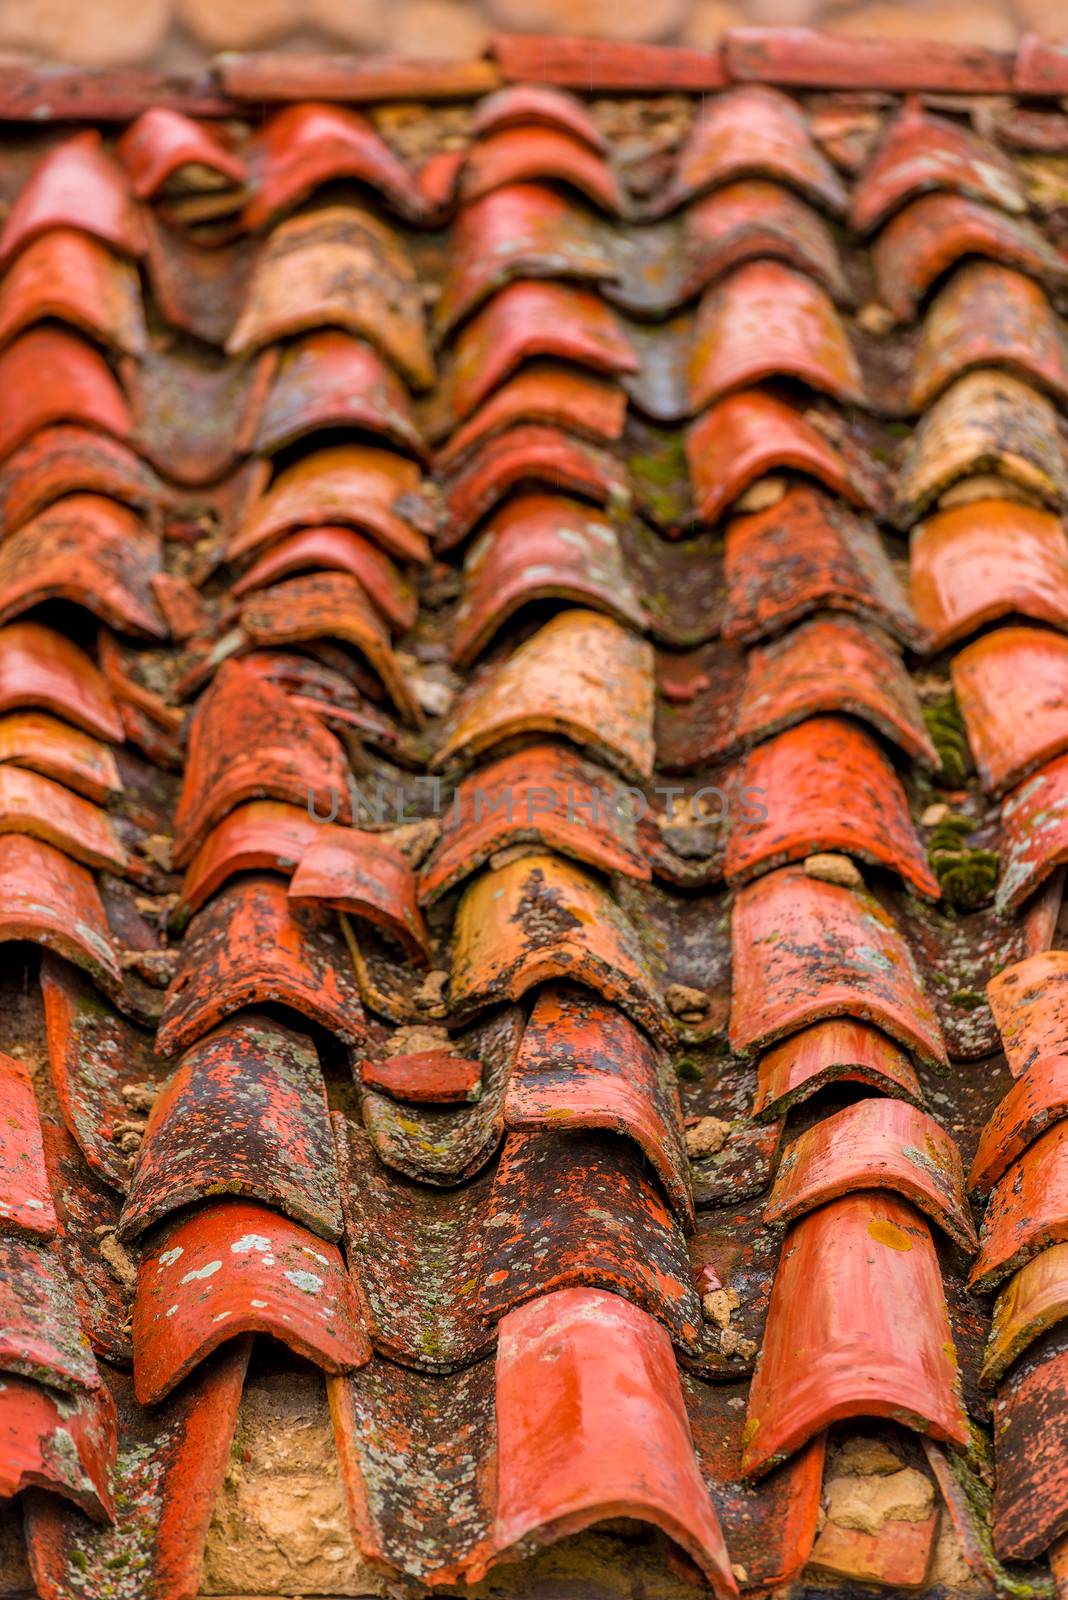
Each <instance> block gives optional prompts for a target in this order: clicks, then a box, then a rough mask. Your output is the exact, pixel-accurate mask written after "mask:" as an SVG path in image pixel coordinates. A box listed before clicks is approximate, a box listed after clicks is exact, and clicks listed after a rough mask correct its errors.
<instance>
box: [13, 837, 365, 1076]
mask: <svg viewBox="0 0 1068 1600" xmlns="http://www.w3.org/2000/svg"><path fill="white" fill-rule="evenodd" d="M3 843H4V841H3V840H0V846H2V845H3ZM272 1004H275V1005H282V1006H288V1007H289V1009H290V1010H292V1011H296V1012H298V1013H299V1014H300V1015H301V1016H303V1017H307V1018H308V1019H309V1020H310V1021H312V1022H316V1023H318V1024H319V1026H320V1027H323V1028H327V1029H329V1030H330V1031H331V1032H333V1033H336V1034H337V1035H338V1037H339V1038H340V1039H342V1040H343V1041H344V1042H345V1043H346V1044H360V1043H362V1041H363V1036H364V1019H363V1008H362V1006H361V1005H360V998H359V991H358V989H357V986H356V980H355V978H354V977H353V974H352V966H351V962H350V961H349V958H348V955H347V953H346V951H345V946H344V943H343V941H342V938H341V935H340V934H339V933H338V932H337V931H336V930H335V928H334V927H333V925H332V920H331V921H328V920H327V919H326V918H324V917H323V916H322V915H320V914H317V913H315V912H312V911H304V912H300V911H296V910H295V909H294V908H293V907H292V906H290V904H289V901H288V899H287V897H286V883H285V879H284V878H276V877H273V876H271V875H269V874H267V873H251V872H250V873H247V874H245V876H243V877H240V878H235V879H234V880H233V881H232V882H230V883H228V884H225V885H224V886H223V888H222V889H220V891H219V893H218V894H217V895H216V896H215V898H214V900H211V901H209V903H208V904H207V905H206V906H204V907H203V908H202V909H201V910H200V911H198V912H197V914H196V916H195V917H194V918H193V920H192V922H191V923H190V924H189V931H188V932H187V933H186V936H185V939H184V940H183V942H182V946H181V949H180V952H179V956H178V965H177V969H176V971H175V976H174V979H173V980H172V982H171V985H170V987H169V988H168V990H167V998H166V1000H165V1001H164V1005H163V1012H162V1015H161V1017H160V1024H159V1031H158V1032H157V1034H156V1049H157V1051H158V1052H159V1054H160V1055H161V1056H173V1055H177V1053H178V1052H179V1051H180V1050H187V1049H188V1048H189V1046H190V1045H192V1044H195V1043H196V1042H197V1040H198V1039H201V1038H203V1036H204V1034H206V1033H208V1032H209V1031H210V1030H211V1029H212V1028H215V1027H217V1026H218V1024H219V1023H220V1022H221V1021H223V1019H224V1018H226V1017H228V1016H232V1015H233V1014H234V1012H236V1011H240V1010H241V1009H242V1008H243V1007H245V1006H262V1005H272Z"/></svg>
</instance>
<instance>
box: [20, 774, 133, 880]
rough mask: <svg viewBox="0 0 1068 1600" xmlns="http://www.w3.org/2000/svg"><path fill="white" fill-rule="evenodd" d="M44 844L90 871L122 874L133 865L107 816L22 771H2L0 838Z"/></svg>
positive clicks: (47, 780)
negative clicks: (27, 837) (20, 837)
mask: <svg viewBox="0 0 1068 1600" xmlns="http://www.w3.org/2000/svg"><path fill="white" fill-rule="evenodd" d="M3 833H24V834H29V835H31V836H32V837H34V838H37V839H43V840H44V842H45V843H46V844H51V845H54V846H55V847H56V849H58V850H62V851H63V853H64V854H65V855H68V856H70V857H71V859H72V860H74V861H80V862H82V863H83V864H84V865H85V866H87V867H98V868H101V869H103V870H104V871H106V872H117V873H119V874H123V873H125V872H126V871H127V869H128V868H129V865H130V862H129V859H128V857H127V854H126V849H125V846H124V845H123V843H122V840H121V839H120V838H119V836H118V834H117V833H116V831H115V828H114V827H113V825H112V822H111V818H110V817H109V816H108V814H107V812H106V811H102V810H101V809H100V807H99V806H97V805H94V804H93V803H92V801H91V800H85V799H83V798H82V796H81V795H77V794H71V792H70V791H69V790H68V789H66V788H64V786H63V785H62V784H61V783H56V782H54V781H53V780H52V779H51V778H45V777H42V776H41V774H40V773H38V772H31V771H29V770H28V769H26V768H24V767H17V766H13V765H10V764H8V765H4V766H0V834H3Z"/></svg>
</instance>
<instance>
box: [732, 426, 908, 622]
mask: <svg viewBox="0 0 1068 1600" xmlns="http://www.w3.org/2000/svg"><path fill="white" fill-rule="evenodd" d="M710 415H714V413H710ZM724 576H725V577H726V581H727V604H726V612H725V615H724V618H723V637H724V638H725V639H740V640H742V641H743V642H745V643H750V642H752V641H753V640H756V639H759V638H762V637H764V636H766V635H767V634H769V633H781V632H782V630H783V628H785V627H787V626H788V625H789V624H790V623H792V622H796V621H798V620H799V619H800V618H801V617H803V616H806V615H808V613H809V612H811V611H816V610H834V611H852V612H857V613H859V614H860V615H861V616H864V617H868V618H870V619H871V620H872V621H873V622H877V623H879V624H881V626H882V627H884V628H886V629H887V630H888V631H889V632H890V633H893V634H895V635H896V636H897V637H898V638H900V639H902V640H904V641H905V642H915V641H916V640H917V638H918V630H917V627H916V623H915V620H914V618H913V615H912V611H911V609H910V607H909V603H908V601H907V600H906V598H905V596H904V594H903V593H902V591H901V585H900V583H899V582H898V579H897V575H896V573H895V572H894V569H893V567H892V566H891V565H890V561H889V559H888V557H887V554H886V551H885V549H884V547H883V544H882V541H881V539H880V537H879V534H878V532H877V531H876V529H875V526H874V524H873V523H872V522H871V521H870V520H868V519H867V518H866V517H864V516H860V515H857V514H856V513H855V512H853V511H851V510H850V509H849V508H848V507H846V506H844V505H842V503H841V501H838V500H832V499H831V497H830V496H829V495H827V494H825V493H824V492H823V490H822V489H816V488H814V487H809V486H807V485H798V486H797V487H796V488H792V489H789V490H788V491H787V493H786V495H785V496H784V497H783V499H781V500H780V501H779V502H778V503H777V504H776V505H773V506H771V507H769V508H768V509H767V510H766V511H755V512H752V513H751V514H749V515H748V516H741V517H732V518H731V520H730V522H729V523H728V524H727V539H726V544H725V547H724Z"/></svg>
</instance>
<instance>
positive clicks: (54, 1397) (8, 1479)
mask: <svg viewBox="0 0 1068 1600" xmlns="http://www.w3.org/2000/svg"><path fill="white" fill-rule="evenodd" d="M114 1461H115V1403H114V1401H113V1400H112V1398H111V1395H110V1393H109V1392H108V1390H107V1389H101V1390H100V1391H99V1392H98V1393H97V1394H82V1395H76V1396H71V1395H60V1394H57V1393H56V1392H55V1390H53V1389H47V1388H45V1386H44V1385H43V1384H42V1383H35V1382H34V1381H33V1380H32V1379H30V1378H16V1377H14V1376H13V1375H12V1374H11V1373H9V1372H5V1373H4V1377H3V1382H2V1383H0V1499H4V1500H6V1499H7V1498H8V1497H9V1496H11V1495H15V1494H18V1493H19V1492H20V1490H23V1489H31V1488H37V1489H47V1490H48V1491H49V1493H50V1494H57V1495H62V1496H63V1497H64V1499H67V1500H72V1501H73V1502H74V1504H75V1505H76V1506H78V1507H79V1509H80V1510H82V1511H84V1512H85V1514H86V1516H88V1517H91V1518H92V1519H93V1521H94V1522H104V1521H106V1520H107V1519H109V1518H110V1517H113V1516H114V1514H115V1501H114V1497H113V1495H112V1492H111V1484H110V1481H109V1480H110V1477H111V1471H112V1468H113V1466H114Z"/></svg>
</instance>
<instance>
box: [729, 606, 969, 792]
mask: <svg viewBox="0 0 1068 1600" xmlns="http://www.w3.org/2000/svg"><path fill="white" fill-rule="evenodd" d="M828 711H829V712H848V713H850V714H851V715H853V716H855V717H859V718H860V719H861V720H862V721H864V722H869V723H871V725H872V727H874V728H875V729H876V730H877V731H878V732H879V733H881V734H882V735H883V736H884V738H887V739H889V740H890V741H891V743H893V744H895V745H897V746H899V747H900V748H901V749H902V750H904V751H905V753H906V754H907V755H910V756H912V757H913V758H914V759H916V760H918V761H920V762H922V763H923V764H924V765H925V766H929V767H935V766H937V764H938V757H937V754H936V752H935V749H934V746H933V745H932V743H931V740H930V737H929V735H928V733H927V730H926V728H925V727H924V723H923V717H922V715H921V713H920V707H919V702H918V700H917V699H916V691H915V689H914V688H913V686H912V683H911V681H910V679H909V677H908V674H907V673H906V671H905V668H904V666H903V665H902V662H901V658H900V657H899V656H898V655H897V654H896V653H895V652H894V651H893V650H892V649H891V648H890V646H889V643H888V642H887V641H886V640H885V638H884V636H883V635H882V634H881V633H879V632H878V631H876V630H875V629H873V628H868V627H865V626H864V625H863V624H862V623H860V622H856V621H854V620H853V619H852V618H851V617H826V616H819V617H814V618H812V620H811V621H809V622H803V623H801V625H800V627H797V628H795V629H794V630H793V632H792V633H788V634H786V635H785V636H784V637H783V638H782V639H776V640H774V641H773V642H772V643H770V644H766V645H761V646H759V647H758V648H757V649H755V650H752V651H750V653H749V658H748V665H747V672H746V679H745V689H744V692H743V694H742V699H741V703H740V705H739V707H738V713H737V721H736V724H735V733H736V735H737V737H738V738H740V739H743V740H745V741H747V742H755V741H756V740H758V739H766V738H768V737H769V736H770V735H771V734H773V733H776V732H778V731H779V730H780V729H781V728H786V727H789V726H790V725H791V724H792V723H795V722H799V721H801V720H802V719H803V718H805V717H811V716H814V715H816V714H817V713H818V712H828Z"/></svg>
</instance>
